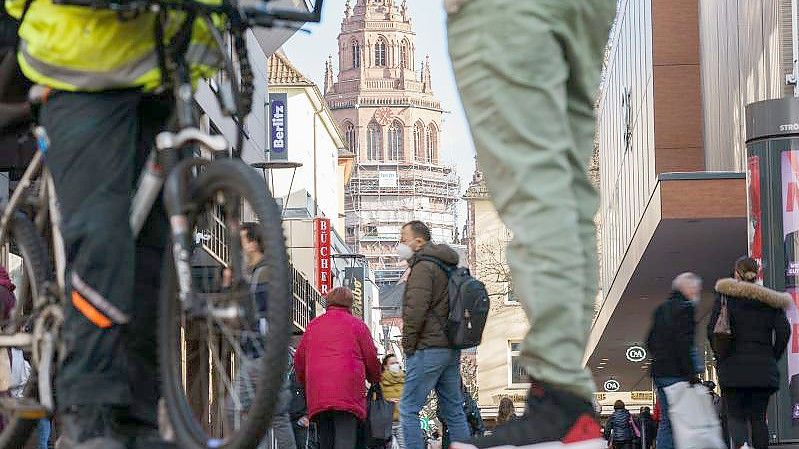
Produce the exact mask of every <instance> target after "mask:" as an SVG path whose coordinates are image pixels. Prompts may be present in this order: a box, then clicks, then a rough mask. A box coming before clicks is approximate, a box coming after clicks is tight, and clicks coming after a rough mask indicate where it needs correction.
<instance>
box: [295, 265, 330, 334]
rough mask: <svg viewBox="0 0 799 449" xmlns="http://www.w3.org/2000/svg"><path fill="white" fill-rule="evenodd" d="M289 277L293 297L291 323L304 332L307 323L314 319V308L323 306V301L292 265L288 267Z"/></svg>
mask: <svg viewBox="0 0 799 449" xmlns="http://www.w3.org/2000/svg"><path fill="white" fill-rule="evenodd" d="M289 275H290V276H291V293H292V296H293V297H294V301H293V303H294V304H293V306H294V311H293V314H292V316H293V319H292V321H293V323H294V326H296V327H297V329H298V330H301V331H305V329H306V328H307V327H308V323H310V322H311V320H312V319H314V318H316V306H317V305H320V306H324V305H325V300H324V298H322V295H321V294H319V292H318V291H317V290H316V289H315V288H314V287H313V285H312V284H311V283H310V281H308V279H306V278H305V276H303V274H302V273H301V272H300V271H299V270H297V269H296V268H294V266H293V265H290V267H289Z"/></svg>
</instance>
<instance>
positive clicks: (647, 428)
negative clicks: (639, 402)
mask: <svg viewBox="0 0 799 449" xmlns="http://www.w3.org/2000/svg"><path fill="white" fill-rule="evenodd" d="M636 423H638V430H639V431H640V432H641V438H643V439H644V442H643V447H644V448H645V449H652V448H653V447H654V446H655V437H656V436H657V433H658V423H657V421H655V419H654V418H653V417H652V411H651V410H650V409H649V407H641V412H640V414H639V415H638V418H637V419H636Z"/></svg>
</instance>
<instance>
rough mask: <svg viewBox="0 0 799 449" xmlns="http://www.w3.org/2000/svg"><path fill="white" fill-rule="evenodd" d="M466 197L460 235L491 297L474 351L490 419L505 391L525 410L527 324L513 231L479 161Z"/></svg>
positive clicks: (482, 406) (482, 407) (482, 400)
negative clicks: (514, 271)
mask: <svg viewBox="0 0 799 449" xmlns="http://www.w3.org/2000/svg"><path fill="white" fill-rule="evenodd" d="M464 199H465V200H466V204H467V207H466V209H467V217H466V232H465V236H464V237H465V238H464V239H465V241H466V247H467V254H468V260H469V267H470V269H471V270H472V273H474V275H475V276H476V277H477V278H478V279H480V280H481V281H483V282H484V283H485V284H486V289H487V290H488V294H489V297H490V299H491V309H490V312H489V315H488V322H487V323H486V327H485V330H484V331H483V340H482V342H481V344H480V346H478V347H477V355H476V369H477V382H476V383H477V387H478V388H477V391H479V395H478V405H479V406H480V410H481V412H482V415H483V419H484V420H486V422H491V421H492V420H494V418H496V415H497V409H498V407H499V401H500V400H501V399H502V398H503V397H509V398H511V399H512V400H513V402H514V403H515V405H516V408H517V410H524V403H525V400H526V397H527V390H528V389H529V386H530V384H529V382H528V380H527V378H526V373H525V371H524V369H523V368H522V367H521V366H520V365H519V363H518V361H517V360H518V357H519V346H520V344H521V341H522V340H523V339H524V336H525V335H526V334H527V329H528V327H529V324H528V321H527V316H526V315H525V313H524V310H523V309H522V307H521V305H520V303H519V302H518V300H517V298H516V297H515V295H514V293H513V282H512V279H511V275H510V269H509V267H508V264H507V260H506V257H505V251H506V248H507V246H508V242H510V239H511V233H510V231H509V230H508V229H507V228H506V227H505V225H504V224H503V223H502V221H501V220H500V218H499V215H498V214H497V211H496V209H495V208H494V206H493V204H492V203H491V197H490V195H489V193H488V189H487V188H486V184H485V180H484V179H483V175H482V172H481V171H480V169H479V164H478V168H477V169H476V170H475V173H474V177H473V178H472V182H471V183H470V184H469V188H468V189H467V190H466V194H465V195H464Z"/></svg>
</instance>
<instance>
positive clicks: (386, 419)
mask: <svg viewBox="0 0 799 449" xmlns="http://www.w3.org/2000/svg"><path fill="white" fill-rule="evenodd" d="M367 399H368V402H367V409H366V435H365V436H366V438H365V439H366V447H376V446H383V445H385V444H386V443H388V441H389V440H391V436H392V434H391V426H392V424H393V423H394V403H392V402H389V401H387V400H386V399H385V398H384V397H383V390H382V389H381V388H380V384H375V385H372V387H371V388H369V397H368V398H367Z"/></svg>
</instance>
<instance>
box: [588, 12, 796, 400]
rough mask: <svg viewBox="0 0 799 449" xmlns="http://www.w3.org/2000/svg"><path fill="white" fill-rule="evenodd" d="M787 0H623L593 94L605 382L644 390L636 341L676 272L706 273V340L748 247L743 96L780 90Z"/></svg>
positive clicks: (598, 371)
mask: <svg viewBox="0 0 799 449" xmlns="http://www.w3.org/2000/svg"><path fill="white" fill-rule="evenodd" d="M789 5H790V1H787V0H768V1H764V2H744V3H740V4H730V3H729V2H717V1H698V0H676V1H665V0H644V1H633V0H623V1H620V2H619V9H618V14H617V18H616V23H615V25H614V30H613V32H612V34H611V44H610V46H609V50H608V54H607V57H606V69H605V73H604V76H603V83H602V87H601V89H600V95H599V100H598V106H597V113H598V136H597V139H598V147H599V148H598V150H599V167H600V178H601V181H600V188H601V192H602V204H601V211H600V212H601V222H602V227H601V228H602V232H601V236H600V246H601V248H602V252H601V255H600V261H601V263H600V265H601V269H600V288H601V291H602V298H601V301H600V303H599V305H598V306H599V307H598V314H597V317H596V319H595V321H594V324H593V327H592V330H591V335H590V337H589V344H588V348H587V352H586V357H585V362H586V363H587V365H588V366H589V367H590V368H591V370H592V371H593V373H594V376H595V380H596V381H597V385H598V387H599V390H600V391H601V392H603V393H604V392H613V391H614V390H618V391H622V392H646V391H651V388H652V384H651V380H650V377H649V371H648V370H649V365H650V363H651V362H650V361H649V359H648V357H646V355H643V356H641V354H638V353H637V349H636V347H637V346H643V344H642V343H643V341H644V340H645V337H646V333H647V331H648V329H649V325H650V317H651V314H652V312H653V310H654V309H655V307H657V306H658V305H659V304H660V303H661V302H662V301H664V300H665V299H666V298H667V297H668V295H669V291H670V289H671V285H670V283H671V280H672V279H673V278H674V277H675V276H676V275H677V274H679V273H681V272H685V271H693V272H696V273H697V274H699V275H700V276H701V277H702V278H703V279H704V291H703V297H702V301H701V303H700V305H699V306H698V307H697V310H698V312H697V319H698V320H699V324H698V325H697V330H698V332H697V333H698V335H697V345H698V347H699V348H705V346H706V345H705V341H706V336H705V335H704V329H705V326H704V325H703V324H705V323H706V320H707V316H708V312H709V308H710V306H711V305H712V302H713V299H714V295H713V286H714V284H715V281H716V279H718V278H721V277H726V276H728V275H729V273H730V270H731V266H732V264H733V262H734V261H735V259H736V258H738V257H739V256H741V255H743V254H746V252H747V230H746V202H747V199H746V179H745V175H744V173H742V171H743V168H744V166H745V161H746V158H745V147H744V137H743V136H744V135H745V130H744V126H745V124H744V106H745V104H747V103H750V102H752V101H757V100H764V99H768V98H778V97H781V96H782V95H784V93H785V91H786V88H785V86H784V83H785V73H786V72H790V67H788V66H789V64H786V56H785V52H786V49H787V50H788V51H789V49H790V33H787V38H786V32H785V27H786V25H785V24H786V22H787V23H790V7H789ZM788 28H790V26H789V25H788ZM789 53H790V52H789ZM706 361H707V362H708V363H706V367H707V369H706V373H705V376H706V377H708V378H713V376H714V372H713V369H712V363H710V362H711V360H710V357H709V353H708V352H707V351H706ZM636 396H637V397H644V396H642V393H641V394H638V393H636ZM606 405H607V404H606Z"/></svg>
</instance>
